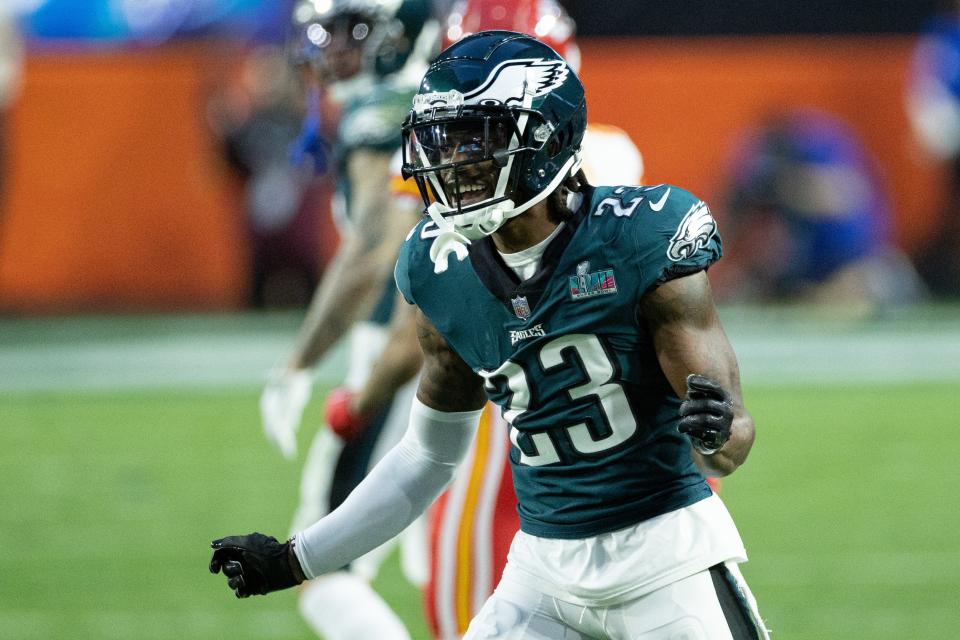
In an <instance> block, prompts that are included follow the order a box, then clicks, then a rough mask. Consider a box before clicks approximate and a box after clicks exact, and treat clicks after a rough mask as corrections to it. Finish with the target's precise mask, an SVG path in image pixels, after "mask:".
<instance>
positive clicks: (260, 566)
mask: <svg viewBox="0 0 960 640" xmlns="http://www.w3.org/2000/svg"><path fill="white" fill-rule="evenodd" d="M210 546H211V547H213V557H212V558H211V559H210V573H220V571H223V575H224V576H226V578H227V586H228V587H230V588H231V589H233V591H234V593H236V594H237V597H238V598H249V597H250V596H257V595H260V596H262V595H264V594H267V593H270V592H271V591H279V590H281V589H288V588H290V587H293V586H296V585H298V584H300V583H301V582H303V581H304V579H305V578H304V575H303V569H301V568H300V563H299V562H298V561H297V557H296V556H295V555H294V554H293V550H292V549H291V548H290V542H284V543H283V544H281V543H279V542H277V539H276V538H273V537H270V536H265V535H263V534H262V533H251V534H250V535H246V536H227V537H226V538H221V539H219V540H214V541H213V542H211V543H210Z"/></svg>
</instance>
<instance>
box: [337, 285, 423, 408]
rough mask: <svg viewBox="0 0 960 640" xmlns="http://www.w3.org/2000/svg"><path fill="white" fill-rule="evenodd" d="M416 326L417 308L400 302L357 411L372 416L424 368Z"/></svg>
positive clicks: (356, 406)
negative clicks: (414, 310) (385, 343)
mask: <svg viewBox="0 0 960 640" xmlns="http://www.w3.org/2000/svg"><path fill="white" fill-rule="evenodd" d="M416 329H417V327H416V315H415V314H414V312H413V307H410V306H409V305H407V304H405V303H403V302H402V301H400V302H398V304H397V307H396V311H395V313H394V321H393V323H392V325H391V327H390V335H389V336H388V338H387V346H386V348H384V350H383V353H381V354H380V358H379V359H378V360H377V362H376V363H375V364H374V365H373V369H372V370H371V371H370V376H369V378H368V379H367V383H366V384H365V385H364V386H363V389H361V390H360V392H359V393H357V397H356V399H355V401H354V406H353V410H354V411H355V413H357V414H358V415H372V414H373V413H375V412H377V411H379V410H380V409H381V408H382V407H384V406H386V404H387V403H388V402H389V401H390V399H391V398H393V396H394V394H395V393H396V391H397V390H398V389H399V388H400V387H402V386H403V385H405V384H406V383H407V382H409V381H410V380H412V379H413V377H414V376H416V375H417V372H418V371H420V366H421V365H422V364H423V353H422V352H421V351H420V345H419V344H418V343H417V332H416Z"/></svg>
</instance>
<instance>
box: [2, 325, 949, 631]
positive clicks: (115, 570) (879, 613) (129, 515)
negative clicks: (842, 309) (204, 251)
mask: <svg viewBox="0 0 960 640" xmlns="http://www.w3.org/2000/svg"><path fill="white" fill-rule="evenodd" d="M726 316H727V317H726V318H725V319H726V320H727V326H728V329H729V330H730V334H731V339H732V340H733V342H734V345H735V347H737V350H738V352H739V353H740V354H741V363H742V366H743V372H744V394H745V399H746V402H747V404H748V406H749V407H750V409H751V411H752V413H753V414H754V417H755V420H756V423H757V425H758V438H757V442H756V445H755V448H754V450H753V453H752V455H751V457H750V460H749V461H748V463H747V465H745V466H744V468H743V469H741V470H740V471H739V472H738V473H737V474H736V475H734V476H733V477H731V478H729V479H728V480H727V481H726V483H725V485H724V488H723V496H724V499H725V501H726V503H727V505H728V506H729V508H730V510H731V512H732V513H733V515H734V518H735V520H736V521H737V523H738V525H739V527H740V530H741V534H742V535H743V537H744V540H745V542H746V545H747V549H748V551H749V552H750V555H751V561H750V562H749V563H748V564H747V565H745V566H744V574H745V575H746V577H747V579H748V580H749V582H750V584H751V587H752V588H753V591H754V593H755V595H756V596H757V598H758V600H759V602H760V607H761V611H762V613H763V615H764V617H765V618H766V619H767V621H768V625H769V626H770V627H771V629H772V630H773V631H774V634H775V635H774V636H773V637H774V638H775V639H777V638H782V639H784V640H788V639H798V640H799V639H804V640H814V639H817V640H819V639H832V638H843V639H863V640H886V639H890V640H893V639H898V640H900V639H904V638H911V639H919V638H930V639H933V638H937V639H941V638H951V637H956V635H957V632H956V630H957V629H958V628H960V605H958V602H960V578H958V568H960V538H958V536H957V531H958V530H960V507H958V503H960V501H958V499H957V492H956V485H957V482H958V480H960V474H958V473H957V471H956V460H957V456H958V454H960V445H958V439H957V437H956V431H957V429H958V428H960V319H958V315H957V314H956V313H955V311H954V310H953V309H946V310H942V311H940V312H938V313H935V314H933V315H932V316H930V315H922V316H919V317H913V316H909V317H898V318H893V319H888V320H884V321H882V322H870V323H854V322H849V321H842V322H834V321H827V322H822V321H820V320H817V321H816V322H813V321H811V322H806V321H797V322H794V323H793V324H792V325H786V328H784V326H785V325H784V324H783V323H782V322H781V321H780V320H779V316H777V315H765V316H762V317H757V316H756V315H754V314H751V313H742V312H729V313H727V314H726ZM297 321H298V318H297V317H296V316H288V315H281V316H271V317H256V316H254V317H245V316H244V317H234V316H222V317H199V318H182V317H181V318H170V317H159V318H139V319H138V318H126V319H105V318H86V319H74V320H68V319H63V320H3V321H0V505H2V510H0V545H2V546H0V548H2V550H3V552H2V553H0V638H10V639H16V640H20V639H24V640H26V639H54V638H57V639H59V638H63V639H86V638H89V639H112V638H124V639H129V638H138V639H153V638H158V639H159V638H169V639H177V640H188V639H194V638H196V639H209V638H231V639H236V640H240V639H245V638H309V637H311V635H310V632H309V630H308V629H307V627H306V626H305V625H304V624H303V622H302V621H301V620H300V618H299V616H298V615H297V613H296V610H295V595H294V594H293V593H292V592H287V593H281V594H274V595H272V596H269V597H266V598H254V599H249V600H244V601H240V600H236V599H235V598H234V597H233V596H232V594H231V593H229V592H228V591H227V589H226V587H225V585H224V581H223V578H222V577H220V576H212V575H210V574H209V573H207V570H206V564H207V560H208V546H209V541H210V539H211V538H214V537H218V536H220V535H224V534H229V533H241V532H247V531H251V530H255V529H256V530H263V531H266V532H268V533H272V534H274V535H277V536H278V537H280V536H282V535H285V534H286V532H287V527H288V522H289V517H290V515H291V513H292V510H293V507H294V505H295V503H296V490H297V486H298V481H299V480H298V471H299V469H298V466H297V465H296V464H293V463H289V462H286V461H284V460H283V459H282V458H281V457H280V456H279V454H277V453H275V452H274V451H273V450H272V449H271V448H270V447H269V445H268V444H267V443H266V441H265V440H264V438H263V437H262V434H261V431H260V425H259V415H258V409H257V400H258V396H259V389H260V381H261V378H262V376H263V374H264V371H265V369H266V368H267V367H269V366H270V364H271V363H272V362H273V360H274V359H275V358H277V357H278V356H279V355H280V354H281V353H282V352H283V350H284V349H285V348H287V347H288V345H289V342H290V340H291V338H292V331H293V329H294V328H295V327H296V323H297ZM790 345H793V346H790ZM341 367H342V353H337V354H334V356H333V357H332V358H331V359H330V362H328V363H327V364H326V365H325V367H324V368H322V370H321V374H320V377H321V382H320V385H319V388H318V390H317V393H316V395H315V397H314V400H313V401H312V402H311V405H310V408H309V415H312V416H313V422H314V423H315V422H316V420H317V418H316V416H318V414H319V407H320V401H321V399H322V396H323V393H324V390H325V389H326V388H329V386H330V385H331V384H332V383H333V382H334V381H335V379H336V377H337V375H338V372H339V370H340V368H341ZM309 432H310V429H309V427H307V426H305V427H304V432H302V433H301V438H300V442H301V449H302V448H304V447H305V446H306V443H307V439H308V438H309V436H310V433H309ZM377 586H378V587H379V588H380V589H381V591H382V593H384V594H385V596H386V597H387V599H388V600H389V601H390V602H391V603H393V604H394V605H395V607H396V608H397V610H398V611H399V612H400V614H401V616H402V617H403V618H404V620H405V621H406V622H407V623H408V625H409V627H410V629H411V631H412V633H413V636H414V638H427V635H426V627H425V625H424V623H423V621H422V617H421V613H420V598H419V594H417V593H416V592H415V591H414V590H413V589H412V588H411V587H410V586H408V585H407V584H406V583H405V582H404V581H403V579H402V578H401V577H400V575H399V569H398V567H397V562H396V558H393V559H392V560H391V562H390V563H388V565H387V566H386V567H385V568H384V570H383V571H382V573H381V576H380V578H379V579H378V581H377Z"/></svg>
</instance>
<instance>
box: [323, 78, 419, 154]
mask: <svg viewBox="0 0 960 640" xmlns="http://www.w3.org/2000/svg"><path fill="white" fill-rule="evenodd" d="M411 95H412V94H411V93H409V92H399V91H392V90H389V89H383V88H380V89H375V90H374V91H373V92H372V93H371V94H370V95H367V96H363V97H361V98H359V99H357V100H355V101H353V102H351V103H349V104H348V105H347V106H346V107H345V108H344V110H343V115H341V117H340V125H339V127H338V131H339V138H340V140H339V143H340V145H341V146H342V147H343V148H344V149H347V150H349V149H357V148H366V147H369V148H373V149H376V150H383V151H392V150H394V149H399V148H400V144H401V134H400V127H401V126H402V125H403V120H404V118H405V117H406V116H407V112H408V111H409V110H410V102H411Z"/></svg>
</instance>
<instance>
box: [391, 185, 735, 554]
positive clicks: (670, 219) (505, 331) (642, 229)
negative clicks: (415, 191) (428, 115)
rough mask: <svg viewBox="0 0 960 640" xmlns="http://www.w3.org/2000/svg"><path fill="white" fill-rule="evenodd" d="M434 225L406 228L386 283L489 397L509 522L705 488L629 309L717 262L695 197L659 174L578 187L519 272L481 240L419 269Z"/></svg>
mask: <svg viewBox="0 0 960 640" xmlns="http://www.w3.org/2000/svg"><path fill="white" fill-rule="evenodd" d="M436 231H437V230H436V225H435V224H434V223H433V222H431V221H429V220H424V221H422V222H420V224H419V225H417V227H415V228H414V230H413V231H412V232H411V234H410V236H409V237H408V238H407V241H406V242H405V243H404V245H403V247H402V249H401V252H400V258H399V260H398V263H397V269H396V279H397V285H398V287H399V289H400V291H401V292H402V293H403V295H404V297H405V298H406V299H407V301H408V302H410V303H414V304H417V305H418V306H419V307H420V309H421V310H422V311H423V313H424V314H425V315H426V316H427V317H428V318H429V319H430V321H431V322H432V323H433V325H434V326H435V327H436V329H437V330H438V331H439V332H440V334H441V335H443V337H444V338H445V339H446V341H447V343H448V344H449V345H450V347H451V348H452V349H454V350H455V351H456V352H457V354H459V355H460V357H461V358H463V360H464V361H465V362H466V363H467V364H468V365H469V366H470V367H471V368H472V369H473V370H474V371H476V372H477V373H478V374H480V375H481V376H483V378H484V379H485V381H486V389H487V394H488V396H489V397H490V399H491V400H492V401H493V402H494V403H496V404H498V405H499V406H500V407H501V408H502V410H503V414H504V417H505V418H506V420H507V422H508V423H509V424H510V439H511V441H512V444H513V447H512V448H511V454H510V460H511V463H512V468H513V480H514V487H515V489H516V493H517V497H518V499H519V513H520V522H521V528H522V529H523V530H524V531H526V532H527V533H530V534H533V535H537V536H542V537H552V538H581V537H588V536H593V535H598V534H600V533H604V532H607V531H613V530H616V529H620V528H623V527H626V526H630V525H632V524H635V523H637V522H640V521H642V520H646V519H649V518H653V517H655V516H658V515H661V514H663V513H667V512H669V511H673V510H675V509H679V508H681V507H685V506H687V505H690V504H693V503H695V502H697V501H699V500H702V499H703V498H706V497H707V496H709V495H710V494H711V491H710V488H709V487H708V486H707V484H706V482H705V481H704V479H703V477H702V475H701V474H700V473H699V471H698V470H697V467H696V465H695V464H694V462H693V459H692V456H691V455H690V443H689V440H688V439H687V438H686V437H685V436H683V435H682V434H680V433H679V432H678V431H677V422H678V420H679V414H678V409H679V406H680V402H681V400H680V398H678V397H677V395H676V393H674V391H673V389H672V387H671V386H670V384H669V383H668V381H667V379H666V377H665V375H664V373H663V370H662V369H661V368H660V365H659V362H658V360H657V358H656V354H655V353H654V348H653V343H652V338H651V335H650V333H649V331H648V330H647V328H646V322H645V320H644V318H643V317H642V316H641V313H640V306H639V302H640V299H641V297H642V296H643V295H644V294H645V293H646V292H647V291H650V290H651V289H652V288H654V287H656V286H658V285H659V284H662V283H663V282H665V281H667V280H670V279H672V278H676V277H679V276H683V275H686V274H690V273H694V272H696V271H701V270H703V269H706V268H707V267H708V266H709V265H710V264H712V263H713V262H714V261H716V260H717V259H719V257H720V255H721V243H720V237H719V235H718V233H717V228H716V223H715V222H714V220H713V218H712V216H711V215H710V212H709V209H708V208H707V206H706V205H705V204H704V203H703V202H701V201H700V200H698V199H697V198H695V197H694V196H693V195H691V194H690V193H688V192H686V191H684V190H682V189H679V188H677V187H674V186H669V185H660V186H655V187H596V188H594V189H591V190H590V192H588V193H587V194H585V197H584V200H583V203H582V204H581V206H580V208H579V210H578V211H577V213H576V214H575V216H574V217H573V218H572V219H571V220H569V221H568V222H566V223H565V225H564V227H563V228H562V229H561V230H560V232H559V233H558V235H557V236H556V237H555V238H554V239H553V240H552V241H551V243H550V244H549V245H548V246H547V248H546V250H545V253H544V255H543V257H542V258H541V261H540V267H539V269H538V271H537V272H536V273H535V274H534V275H533V276H532V277H531V278H529V279H528V280H525V281H523V282H521V281H520V280H519V279H518V278H517V276H516V275H515V274H514V273H513V271H512V270H510V269H509V268H508V267H506V265H505V264H504V263H503V260H502V258H501V257H500V256H499V254H498V253H497V251H496V249H495V248H494V246H493V243H492V240H491V239H490V238H486V239H484V240H482V241H479V242H474V243H473V244H471V245H470V247H469V249H470V251H469V258H468V259H467V260H464V261H456V260H451V263H450V266H449V268H448V269H447V271H445V272H444V273H441V274H435V273H434V272H433V264H432V262H431V260H430V257H429V250H430V244H431V242H432V238H433V237H434V236H435V235H436Z"/></svg>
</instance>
